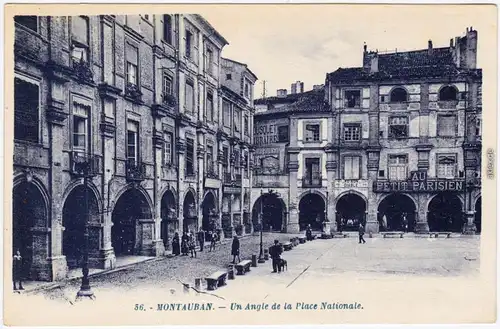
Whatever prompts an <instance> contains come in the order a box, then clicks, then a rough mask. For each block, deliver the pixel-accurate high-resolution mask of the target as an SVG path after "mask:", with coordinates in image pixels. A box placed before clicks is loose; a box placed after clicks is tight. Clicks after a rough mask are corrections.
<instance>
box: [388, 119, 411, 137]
mask: <svg viewBox="0 0 500 329" xmlns="http://www.w3.org/2000/svg"><path fill="white" fill-rule="evenodd" d="M407 137H408V118H407V117H390V118H389V138H407Z"/></svg>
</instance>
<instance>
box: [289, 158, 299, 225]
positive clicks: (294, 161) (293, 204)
mask: <svg viewBox="0 0 500 329" xmlns="http://www.w3.org/2000/svg"><path fill="white" fill-rule="evenodd" d="M299 152H300V150H299V149H298V148H289V149H288V156H289V159H290V160H289V162H288V172H289V173H288V178H289V181H288V184H289V192H288V193H289V194H288V200H289V202H288V204H289V206H288V221H287V225H286V232H287V233H299V231H300V227H299V212H298V209H297V208H298V200H297V197H298V196H297V172H298V170H299V161H298V154H299Z"/></svg>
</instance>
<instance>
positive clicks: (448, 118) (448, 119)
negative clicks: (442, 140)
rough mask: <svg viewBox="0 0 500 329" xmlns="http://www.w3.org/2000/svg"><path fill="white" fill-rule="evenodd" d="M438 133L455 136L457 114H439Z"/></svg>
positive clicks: (443, 135)
mask: <svg viewBox="0 0 500 329" xmlns="http://www.w3.org/2000/svg"><path fill="white" fill-rule="evenodd" d="M437 129H438V131H437V134H438V136H441V137H454V136H455V135H456V130H457V117H456V116H455V115H439V116H438V122H437Z"/></svg>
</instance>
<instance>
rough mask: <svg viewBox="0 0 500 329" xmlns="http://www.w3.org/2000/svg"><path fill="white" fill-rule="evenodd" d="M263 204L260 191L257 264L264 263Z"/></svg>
mask: <svg viewBox="0 0 500 329" xmlns="http://www.w3.org/2000/svg"><path fill="white" fill-rule="evenodd" d="M262 207H263V202H262V190H260V213H259V216H260V251H259V260H258V263H264V262H265V260H264V250H263V243H262V230H263V229H264V214H263V208H262Z"/></svg>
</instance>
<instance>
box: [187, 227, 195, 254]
mask: <svg viewBox="0 0 500 329" xmlns="http://www.w3.org/2000/svg"><path fill="white" fill-rule="evenodd" d="M188 244H189V251H190V253H191V258H193V256H194V258H196V238H195V236H194V233H193V232H192V231H191V232H189V242H188Z"/></svg>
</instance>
